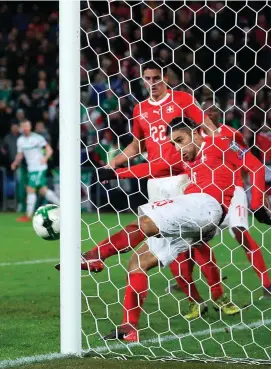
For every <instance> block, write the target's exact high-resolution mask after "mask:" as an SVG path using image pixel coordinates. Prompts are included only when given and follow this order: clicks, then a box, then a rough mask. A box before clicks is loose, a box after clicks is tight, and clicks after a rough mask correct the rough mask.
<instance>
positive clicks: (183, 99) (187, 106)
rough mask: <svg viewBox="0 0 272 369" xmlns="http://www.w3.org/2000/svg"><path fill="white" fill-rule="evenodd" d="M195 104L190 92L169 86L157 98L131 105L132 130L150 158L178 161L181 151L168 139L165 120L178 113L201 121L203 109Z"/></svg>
mask: <svg viewBox="0 0 272 369" xmlns="http://www.w3.org/2000/svg"><path fill="white" fill-rule="evenodd" d="M196 104H197V102H196V101H195V100H194V98H193V96H192V95H190V94H188V93H186V92H181V91H171V90H169V91H168V92H167V94H166V95H165V97H164V98H162V99H161V100H160V101H156V102H155V101H152V100H150V99H147V100H145V101H143V102H141V103H139V104H137V105H136V106H135V107H134V111H133V132H132V133H133V135H134V137H136V138H137V139H138V140H144V141H145V145H146V150H147V154H148V161H149V162H152V161H161V160H164V161H165V162H166V163H169V164H174V163H176V162H178V161H180V154H179V153H177V151H176V150H175V148H174V146H173V145H171V144H170V142H168V141H167V137H166V134H165V133H166V128H167V124H168V123H170V122H171V120H172V119H174V118H176V117H180V116H184V117H188V118H191V119H192V120H194V121H195V122H196V123H198V124H201V123H202V122H203V119H204V113H203V111H202V110H201V108H200V107H198V106H197V105H196Z"/></svg>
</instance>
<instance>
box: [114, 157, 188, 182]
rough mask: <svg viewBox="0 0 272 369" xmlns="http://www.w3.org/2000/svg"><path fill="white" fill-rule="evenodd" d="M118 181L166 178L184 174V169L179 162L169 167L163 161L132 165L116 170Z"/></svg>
mask: <svg viewBox="0 0 272 369" xmlns="http://www.w3.org/2000/svg"><path fill="white" fill-rule="evenodd" d="M115 172H116V173H117V175H118V177H119V178H120V179H124V178H157V177H168V176H170V175H178V174H183V173H184V168H183V165H182V163H181V162H179V163H176V164H174V165H171V166H170V165H169V164H168V163H166V162H165V161H161V162H159V163H158V162H156V163H152V162H151V163H142V164H137V165H132V166H130V167H128V168H119V169H116V170H115Z"/></svg>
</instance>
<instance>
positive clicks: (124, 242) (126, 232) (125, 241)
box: [85, 224, 145, 260]
mask: <svg viewBox="0 0 272 369" xmlns="http://www.w3.org/2000/svg"><path fill="white" fill-rule="evenodd" d="M144 239H145V235H144V234H143V232H142V231H141V230H140V229H139V226H138V224H129V225H128V226H127V227H125V229H123V230H122V231H120V232H118V233H115V234H114V235H112V236H110V237H109V238H107V239H105V240H103V241H101V242H100V243H99V244H98V245H97V246H96V247H94V248H93V249H92V250H91V251H88V252H87V253H86V254H85V258H86V259H87V260H89V259H102V260H105V259H107V258H108V257H110V256H112V255H115V254H117V253H118V252H120V251H123V252H125V251H129V250H130V249H131V248H135V247H136V246H137V245H138V244H139V243H140V242H142V241H143V240H144Z"/></svg>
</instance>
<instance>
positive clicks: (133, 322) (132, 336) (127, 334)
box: [104, 216, 159, 342]
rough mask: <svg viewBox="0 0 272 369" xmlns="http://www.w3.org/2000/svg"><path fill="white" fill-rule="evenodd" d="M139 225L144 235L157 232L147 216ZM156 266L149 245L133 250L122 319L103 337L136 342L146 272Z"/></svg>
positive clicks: (143, 298)
mask: <svg viewBox="0 0 272 369" xmlns="http://www.w3.org/2000/svg"><path fill="white" fill-rule="evenodd" d="M140 227H141V230H142V231H143V233H144V234H146V236H153V235H156V234H158V233H159V230H158V228H157V227H156V225H155V224H154V222H153V221H152V220H151V219H150V218H149V217H147V216H144V217H141V219H140ZM156 266H158V259H157V257H156V256H154V255H153V253H152V252H151V251H149V246H148V245H147V244H143V245H142V246H141V247H140V248H139V249H138V250H137V251H135V252H134V253H133V255H132V257H131V259H130V262H129V265H128V278H127V287H126V290H125V297H124V304H123V307H124V309H123V321H122V324H121V325H120V326H119V327H116V329H114V330H113V331H112V332H110V333H109V334H108V335H106V336H105V337H104V339H105V340H109V339H122V340H125V341H128V342H138V341H139V333H138V323H139V319H140V314H141V311H142V306H143V303H144V301H145V299H146V296H147V291H148V276H147V272H148V271H149V270H150V269H153V268H154V267H156Z"/></svg>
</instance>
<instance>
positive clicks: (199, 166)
mask: <svg viewBox="0 0 272 369" xmlns="http://www.w3.org/2000/svg"><path fill="white" fill-rule="evenodd" d="M169 129H170V130H169V131H168V132H167V133H168V134H169V136H170V137H171V140H172V142H173V143H174V145H175V147H176V149H177V151H181V153H182V157H183V161H185V163H184V164H183V163H176V165H175V166H176V170H178V167H180V170H181V171H183V170H185V171H186V173H187V174H188V175H189V177H190V179H191V183H190V184H189V185H188V186H187V187H186V190H185V192H184V195H179V196H176V197H174V198H172V199H168V200H163V201H155V202H153V203H148V204H146V205H143V206H140V208H139V214H140V216H139V228H140V229H141V231H142V232H143V233H144V234H145V235H146V236H147V237H154V236H156V237H160V238H163V239H164V240H166V241H167V242H166V243H164V244H160V245H159V244H157V245H152V246H151V245H147V244H144V245H143V246H141V247H140V248H139V249H138V250H137V251H136V252H134V254H133V256H132V257H131V259H130V263H129V267H128V272H129V274H128V285H127V287H126V291H125V298H124V315H123V322H122V325H121V326H120V327H118V328H116V329H115V330H114V331H112V332H111V333H110V334H109V335H107V336H105V337H104V339H115V338H118V339H124V340H126V341H138V340H139V334H138V331H137V327H138V322H139V318H140V313H141V310H142V306H143V303H144V300H145V298H146V296H147V290H148V277H147V272H148V271H149V270H150V269H153V268H154V267H156V266H167V265H169V264H170V263H171V262H172V261H173V260H175V259H176V257H177V256H178V255H179V254H180V253H181V252H184V251H186V250H187V249H190V248H192V247H198V245H199V244H201V243H206V242H208V241H209V240H210V239H211V238H212V237H213V236H214V235H215V233H216V230H217V228H218V227H219V226H220V224H221V223H222V221H223V219H224V215H225V213H226V212H227V210H228V208H229V206H230V204H231V200H232V197H233V194H234V191H235V186H234V183H233V172H235V171H237V172H240V171H241V167H242V166H243V162H244V161H245V162H246V161H247V158H248V153H247V152H242V154H241V152H240V151H239V152H238V154H237V151H236V150H235V151H234V150H233V145H232V142H231V141H230V140H229V139H228V138H224V137H216V138H212V137H206V138H203V137H202V136H201V134H200V129H199V127H197V125H196V124H195V123H194V122H193V121H191V120H190V119H187V118H176V119H174V120H173V121H172V122H171V123H170V125H169ZM256 160H257V159H256ZM152 167H153V169H152V171H153V173H154V174H156V175H158V176H159V175H162V174H164V173H165V167H166V168H167V166H166V165H165V163H163V162H160V163H152ZM127 171H129V170H127ZM255 181H256V183H258V185H259V187H260V188H258V187H256V186H254V187H253V191H252V195H253V202H252V203H254V204H255V206H256V207H257V208H256V209H262V203H263V201H262V200H263V196H262V192H261V190H262V188H263V187H264V168H263V167H262V166H260V170H258V171H257V172H256V173H255ZM265 214H266V213H265ZM267 218H268V216H267ZM267 218H265V219H264V221H267Z"/></svg>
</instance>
